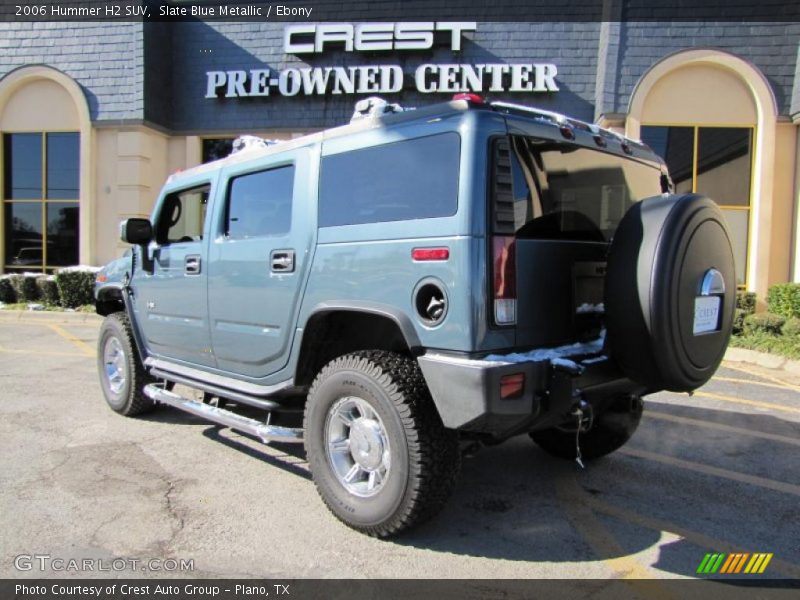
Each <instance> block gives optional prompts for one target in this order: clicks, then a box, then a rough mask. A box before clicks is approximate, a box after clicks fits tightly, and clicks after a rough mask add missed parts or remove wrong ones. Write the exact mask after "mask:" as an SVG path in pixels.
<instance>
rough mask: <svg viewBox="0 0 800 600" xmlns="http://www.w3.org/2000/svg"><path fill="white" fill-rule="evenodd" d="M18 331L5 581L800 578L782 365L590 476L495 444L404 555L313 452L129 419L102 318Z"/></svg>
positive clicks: (661, 418) (524, 446)
mask: <svg viewBox="0 0 800 600" xmlns="http://www.w3.org/2000/svg"><path fill="white" fill-rule="evenodd" d="M6 317H7V315H2V314H0V440H2V441H1V442H0V444H2V459H1V460H2V467H1V468H0V577H3V578H16V577H40V576H42V575H44V576H59V577H61V576H68V577H87V576H88V577H91V576H109V573H108V572H97V571H94V572H72V571H61V570H57V569H55V568H54V567H53V564H60V563H52V559H57V558H60V559H64V560H69V559H71V558H77V559H84V558H90V559H105V560H107V561H111V560H112V559H114V558H119V557H127V558H135V559H137V560H140V561H150V562H147V563H146V564H147V565H149V566H141V563H138V564H137V566H136V567H135V570H130V569H133V567H130V565H128V566H126V567H125V569H123V570H122V571H121V572H114V573H111V575H116V576H127V575H130V574H135V575H138V576H165V575H166V576H192V577H217V576H222V577H267V578H273V577H297V578H303V577H334V578H350V577H355V578H361V577H369V578H392V577H408V576H415V577H431V578H541V577H548V578H550V577H553V578H566V579H575V578H611V577H617V578H622V577H624V578H630V579H638V578H684V577H696V571H697V568H698V565H699V564H700V563H701V561H702V560H703V558H704V556H705V555H706V554H707V553H726V554H731V553H751V554H752V553H772V554H773V557H772V559H771V561H770V562H769V564H768V566H767V568H766V570H765V574H764V575H749V576H748V577H751V578H755V577H767V576H769V577H772V578H791V579H798V578H800V544H798V537H797V535H798V523H800V500H799V499H800V469H798V465H800V460H798V458H799V457H800V452H799V451H800V379H799V378H794V379H793V378H791V377H790V376H789V375H788V374H786V373H784V372H781V371H771V370H765V369H759V368H757V367H753V366H748V365H743V364H734V363H726V364H725V365H724V367H723V368H721V369H720V371H719V372H718V374H717V376H716V377H715V378H714V380H713V381H712V382H710V383H709V384H708V385H707V386H705V387H704V388H703V389H702V390H700V391H699V392H698V393H696V394H695V395H694V396H693V397H689V396H687V395H678V394H670V393H661V394H657V395H654V396H651V397H649V398H648V399H647V401H646V404H645V416H644V418H643V422H642V425H641V427H640V429H639V431H638V432H637V434H636V436H634V438H633V440H632V441H631V442H630V444H629V445H628V446H626V447H625V448H623V449H622V450H621V451H619V452H617V453H616V454H614V455H612V456H610V457H607V458H605V459H602V460H600V461H597V462H594V463H591V464H589V465H588V466H587V468H586V470H580V469H579V468H578V467H577V466H576V465H575V464H574V463H570V462H563V461H558V460H556V459H553V458H550V457H548V456H547V455H545V454H544V453H543V452H542V451H540V450H539V449H538V448H536V447H535V446H534V445H533V443H532V442H531V441H530V440H529V439H528V438H527V437H523V438H517V439H514V440H511V441H510V442H506V443H505V444H502V445H500V446H497V447H494V448H489V449H485V450H482V451H481V452H479V453H478V454H477V455H475V456H474V457H472V458H468V459H466V460H465V463H464V467H463V471H462V475H461V479H460V483H459V485H458V488H457V490H456V493H455V494H454V496H453V498H452V499H451V501H450V503H449V504H448V506H447V507H446V509H445V510H444V511H443V512H442V513H441V514H440V515H439V516H438V518H436V519H435V520H434V521H432V522H430V523H428V524H426V525H424V526H422V527H421V528H418V529H416V530H414V531H413V532H411V533H409V534H407V535H405V536H403V537H401V538H400V539H397V540H394V541H388V542H387V541H378V540H374V539H370V538H367V537H365V536H362V535H359V534H357V533H355V532H352V531H351V530H349V529H347V528H346V527H344V526H343V525H341V524H339V522H338V521H336V520H335V519H334V518H333V517H332V516H330V515H329V514H328V513H327V511H326V509H325V507H324V506H323V504H322V502H321V501H320V500H319V498H318V497H317V494H316V491H315V489H314V486H313V484H312V482H311V481H310V475H309V473H308V470H307V465H306V462H305V460H304V457H303V453H302V449H301V448H300V447H298V446H288V445H287V446H278V445H276V446H273V447H268V446H264V445H262V444H260V443H258V442H256V441H254V440H252V439H250V438H248V437H246V436H242V435H239V434H237V433H234V432H232V431H230V430H227V429H224V428H220V427H217V426H215V425H211V424H208V423H205V422H203V421H201V420H199V419H196V418H194V417H191V416H189V415H186V414H184V413H181V412H179V411H176V410H172V409H165V408H164V409H161V410H159V411H157V412H155V413H153V414H151V415H148V416H147V417H145V418H141V419H126V418H123V417H120V416H118V415H116V414H114V413H113V412H111V410H109V409H108V408H107V407H106V405H105V403H104V400H103V397H102V395H101V392H100V389H99V387H98V383H97V375H96V372H95V369H96V367H95V361H94V346H95V340H96V336H97V329H98V326H97V322H96V321H90V322H88V323H82V322H79V321H77V320H61V321H59V320H57V319H56V320H54V319H52V318H40V315H31V316H29V317H23V318H22V319H16V318H15V319H13V320H11V319H9V318H6ZM34 317H36V318H34ZM21 555H22V556H31V555H48V556H50V557H51V558H50V559H48V560H50V561H51V563H48V564H47V568H45V570H44V571H43V572H42V571H41V570H40V569H39V566H40V565H41V564H42V563H41V562H39V563H37V562H36V561H35V560H34V561H33V564H31V561H30V560H29V561H27V562H26V561H25V560H23V561H22V562H20V560H19V559H18V557H19V556H21ZM153 560H155V561H156V562H152V561H153ZM169 560H172V561H173V562H176V563H178V564H180V561H181V560H183V561H191V562H192V565H191V569H190V568H188V567H187V568H185V569H184V570H181V569H180V568H176V569H169V567H171V566H173V563H171V562H169ZM159 561H160V562H159ZM165 563H166V564H165ZM100 564H102V562H101V563H100ZM106 564H108V563H106ZM26 567H29V568H26ZM142 569H150V570H147V571H145V572H141V571H142ZM159 569H160V570H159ZM167 569H169V570H167ZM730 577H737V576H736V575H731V576H730ZM738 577H745V576H744V575H741V574H740V575H739V576H738Z"/></svg>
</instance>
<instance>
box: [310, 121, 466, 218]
mask: <svg viewBox="0 0 800 600" xmlns="http://www.w3.org/2000/svg"><path fill="white" fill-rule="evenodd" d="M460 152H461V138H460V137H459V135H458V134H457V133H440V134H436V135H431V136H428V137H423V138H417V139H411V140H404V141H401V142H393V143H390V144H383V145H380V146H373V147H370V148H364V149H361V150H352V151H350V152H343V153H341V154H332V155H330V156H326V157H324V158H323V159H322V175H321V178H320V199H319V225H320V227H330V226H333V225H355V224H357V223H384V222H389V221H404V220H410V219H428V218H432V217H449V216H452V215H454V214H456V211H457V210H458V171H459V155H460Z"/></svg>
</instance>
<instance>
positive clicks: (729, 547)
mask: <svg viewBox="0 0 800 600" xmlns="http://www.w3.org/2000/svg"><path fill="white" fill-rule="evenodd" d="M586 503H587V504H588V506H589V507H590V508H591V509H592V510H594V511H596V512H599V513H602V514H605V515H608V516H610V517H614V518H616V519H619V520H620V521H625V522H626V523H631V524H633V525H638V526H640V527H644V528H646V529H650V530H654V531H660V532H667V533H671V534H673V535H677V536H679V537H681V538H683V539H685V540H686V541H688V542H691V543H692V544H694V545H695V546H698V547H700V548H705V549H707V550H706V551H714V552H725V553H735V552H740V551H741V550H742V548H741V545H739V544H731V543H730V542H726V541H723V540H719V539H716V538H712V537H710V536H708V535H706V534H704V533H698V532H696V531H692V530H691V529H686V528H684V527H681V526H679V525H676V524H674V523H670V522H669V521H662V520H661V519H656V518H654V517H648V516H644V515H641V514H639V513H635V512H633V511H630V510H627V509H625V508H620V507H618V506H613V505H611V504H607V503H605V502H603V501H602V500H599V499H597V498H595V497H592V496H589V495H588V494H587V495H586ZM770 565H771V567H772V570H774V571H775V572H777V573H779V574H780V575H783V576H785V577H793V578H795V579H800V566H797V565H795V564H792V563H789V562H786V561H783V560H780V559H777V558H773V559H772V562H771V563H770Z"/></svg>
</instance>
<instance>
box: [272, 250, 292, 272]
mask: <svg viewBox="0 0 800 600" xmlns="http://www.w3.org/2000/svg"><path fill="white" fill-rule="evenodd" d="M269 263H270V269H271V270H272V272H273V273H294V250H273V251H272V252H271V253H270V255H269Z"/></svg>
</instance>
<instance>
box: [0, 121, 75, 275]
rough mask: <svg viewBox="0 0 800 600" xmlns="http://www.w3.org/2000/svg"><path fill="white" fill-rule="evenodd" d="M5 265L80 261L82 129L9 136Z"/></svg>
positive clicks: (6, 143) (6, 149) (41, 265)
mask: <svg viewBox="0 0 800 600" xmlns="http://www.w3.org/2000/svg"><path fill="white" fill-rule="evenodd" d="M3 151H4V152H3V175H4V182H5V184H4V186H3V190H2V191H3V203H4V204H5V207H4V208H5V269H6V270H8V271H15V270H16V271H20V270H29V271H32V270H50V269H52V268H54V267H62V266H68V265H75V264H77V263H78V249H79V247H80V236H79V222H80V219H79V214H80V210H79V203H78V199H79V197H80V186H79V180H80V135H79V134H78V133H72V132H57V133H11V134H6V135H4V136H3Z"/></svg>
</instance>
